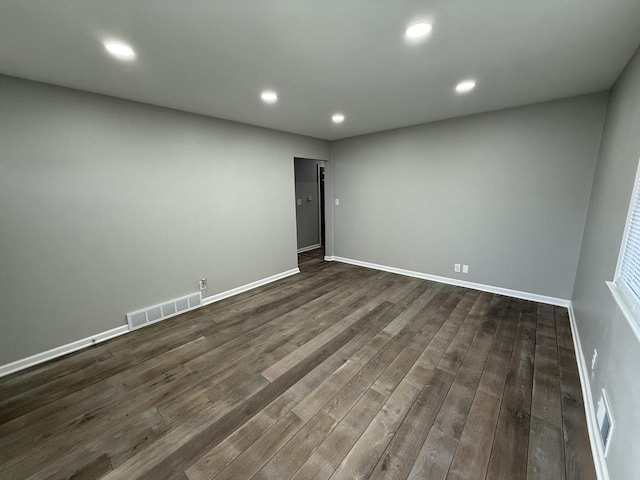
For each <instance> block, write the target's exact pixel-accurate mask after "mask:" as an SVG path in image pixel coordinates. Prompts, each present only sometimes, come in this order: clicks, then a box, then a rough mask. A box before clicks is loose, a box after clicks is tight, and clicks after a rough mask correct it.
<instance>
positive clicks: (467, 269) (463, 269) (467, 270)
mask: <svg viewBox="0 0 640 480" xmlns="http://www.w3.org/2000/svg"><path fill="white" fill-rule="evenodd" d="M462 273H469V265H462Z"/></svg>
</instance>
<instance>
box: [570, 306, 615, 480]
mask: <svg viewBox="0 0 640 480" xmlns="http://www.w3.org/2000/svg"><path fill="white" fill-rule="evenodd" d="M568 309H569V323H570V324H571V333H572V337H573V349H574V350H575V353H576V361H577V363H578V373H579V374H580V385H581V387H582V400H583V402H584V410H585V412H584V413H585V416H586V417H587V430H588V431H589V443H590V444H591V455H592V456H593V463H594V465H595V468H596V476H597V477H598V480H609V471H608V470H607V462H606V460H605V458H604V450H603V446H602V442H601V441H600V438H599V432H598V423H597V421H596V410H595V404H594V403H593V395H592V394H591V382H590V381H589V370H588V369H587V362H586V360H585V358H584V352H583V351H582V343H580V334H579V333H578V325H577V323H576V316H575V312H574V311H573V305H571V304H570V305H569V307H568Z"/></svg>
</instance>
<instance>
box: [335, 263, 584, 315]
mask: <svg viewBox="0 0 640 480" xmlns="http://www.w3.org/2000/svg"><path fill="white" fill-rule="evenodd" d="M324 259H325V260H327V261H336V262H342V263H348V264H350V265H357V266H359V267H365V268H372V269H374V270H381V271H383V272H390V273H397V274H399V275H406V276H407V277H415V278H421V279H423V280H431V281H433V282H438V283H446V284H447V285H455V286H457V287H465V288H471V289H473V290H480V291H482V292H488V293H497V294H498V295H505V296H507V297H513V298H519V299H521V300H530V301H532V302H537V303H546V304H548V305H555V306H558V307H565V308H568V307H569V305H570V304H571V301H570V300H566V299H564V298H556V297H548V296H545V295H538V294H537V293H529V292H521V291H520V290H511V289H509V288H502V287H494V286H493V285H485V284H482V283H475V282H467V281H464V280H458V279H456V278H449V277H441V276H439V275H432V274H430V273H422V272H416V271H413V270H405V269H403V268H396V267H389V266H387V265H379V264H377V263H369V262H363V261H362V260H354V259H351V258H344V257H336V256H326V257H324Z"/></svg>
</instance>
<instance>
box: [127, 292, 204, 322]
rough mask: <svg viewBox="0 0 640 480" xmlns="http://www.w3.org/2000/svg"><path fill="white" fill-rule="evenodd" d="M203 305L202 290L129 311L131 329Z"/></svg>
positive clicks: (128, 319) (128, 317) (128, 318)
mask: <svg viewBox="0 0 640 480" xmlns="http://www.w3.org/2000/svg"><path fill="white" fill-rule="evenodd" d="M201 305H202V292H198V293H192V294H190V295H185V296H184V297H180V298H176V299H175V300H170V301H168V302H163V303H161V304H159V305H154V306H152V307H147V308H143V309H142V310H138V311H136V312H131V313H127V323H128V324H129V330H136V329H138V328H141V327H146V326H147V325H151V324H152V323H156V322H159V321H161V320H166V319H167V318H171V317H175V316H176V315H180V314H181V313H185V312H188V311H190V310H194V309H196V308H198V307H200V306H201Z"/></svg>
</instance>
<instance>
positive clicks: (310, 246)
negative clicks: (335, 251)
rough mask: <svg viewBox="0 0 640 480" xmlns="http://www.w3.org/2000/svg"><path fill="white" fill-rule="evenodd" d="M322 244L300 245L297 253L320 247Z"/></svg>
mask: <svg viewBox="0 0 640 480" xmlns="http://www.w3.org/2000/svg"><path fill="white" fill-rule="evenodd" d="M320 247H322V245H320V244H319V243H316V244H315V245H309V246H308V247H302V248H299V249H298V253H302V252H308V251H309V250H315V249H316V248H320Z"/></svg>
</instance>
